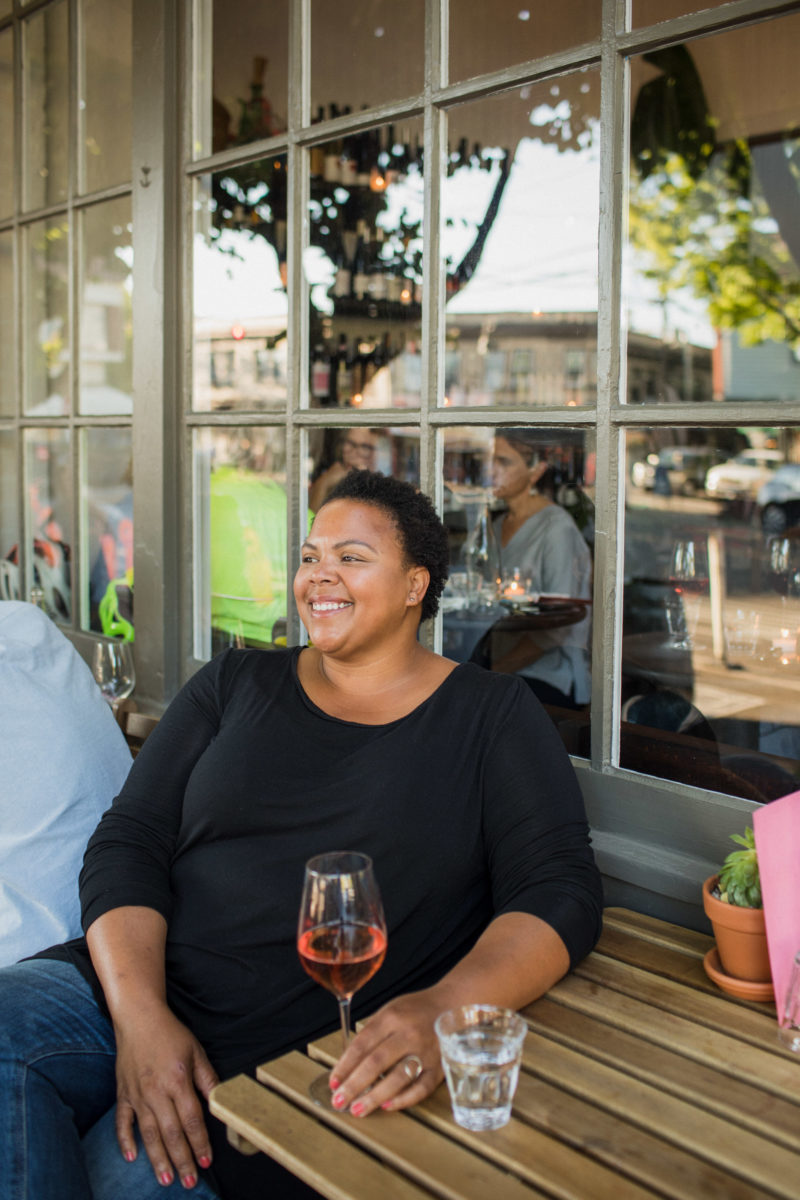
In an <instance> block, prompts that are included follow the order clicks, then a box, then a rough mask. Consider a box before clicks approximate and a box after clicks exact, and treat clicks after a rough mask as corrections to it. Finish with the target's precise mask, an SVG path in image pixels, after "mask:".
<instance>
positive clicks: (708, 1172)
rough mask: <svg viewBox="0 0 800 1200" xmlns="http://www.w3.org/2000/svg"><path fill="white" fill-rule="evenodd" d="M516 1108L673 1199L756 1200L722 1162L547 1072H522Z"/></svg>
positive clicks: (540, 1125) (532, 1122) (534, 1123)
mask: <svg viewBox="0 0 800 1200" xmlns="http://www.w3.org/2000/svg"><path fill="white" fill-rule="evenodd" d="M515 1111H516V1112H517V1113H518V1116H519V1119H520V1120H521V1121H525V1122H527V1123H528V1124H529V1125H530V1126H531V1127H533V1128H537V1129H542V1130H544V1131H545V1132H548V1131H554V1130H557V1131H558V1136H559V1138H560V1139H561V1141H563V1142H565V1143H566V1144H568V1145H570V1146H572V1147H574V1148H575V1149H580V1150H582V1151H584V1153H585V1154H586V1155H587V1156H588V1157H590V1158H593V1159H594V1160H595V1161H597V1162H599V1163H603V1164H605V1165H606V1166H608V1167H610V1168H612V1170H614V1171H617V1172H620V1173H621V1174H622V1175H623V1176H624V1177H629V1178H631V1179H633V1180H635V1181H638V1183H639V1186H641V1187H644V1188H647V1189H649V1190H651V1191H652V1192H653V1193H654V1194H657V1195H659V1196H663V1197H667V1198H668V1200H696V1198H698V1197H702V1198H703V1200H754V1194H753V1187H752V1184H745V1183H744V1182H742V1181H740V1180H735V1179H732V1178H731V1175H730V1173H729V1172H728V1171H727V1170H725V1169H724V1168H723V1167H721V1166H719V1165H717V1164H712V1163H709V1162H707V1161H704V1160H700V1159H699V1158H698V1157H697V1156H696V1155H694V1154H692V1153H691V1152H690V1151H689V1150H687V1149H685V1148H683V1147H679V1146H675V1145H673V1144H672V1143H670V1142H667V1141H664V1140H663V1139H662V1138H659V1137H658V1136H656V1134H654V1133H652V1132H651V1131H650V1130H649V1129H647V1128H645V1127H640V1126H637V1125H631V1124H630V1123H629V1122H628V1121H626V1120H625V1119H624V1118H623V1117H620V1116H618V1115H617V1114H616V1113H613V1112H608V1111H607V1110H606V1109H604V1108H602V1107H601V1106H600V1105H598V1104H595V1103H592V1101H591V1100H586V1099H582V1098H581V1097H580V1096H576V1095H574V1094H572V1093H570V1092H568V1091H566V1090H565V1089H563V1088H561V1087H559V1086H558V1084H557V1083H550V1082H549V1081H547V1080H545V1079H544V1078H534V1077H533V1076H531V1075H528V1074H527V1073H526V1072H523V1074H522V1075H521V1076H520V1086H519V1091H518V1093H517V1098H516V1101H515ZM583 1200H587V1198H586V1197H584V1198H583Z"/></svg>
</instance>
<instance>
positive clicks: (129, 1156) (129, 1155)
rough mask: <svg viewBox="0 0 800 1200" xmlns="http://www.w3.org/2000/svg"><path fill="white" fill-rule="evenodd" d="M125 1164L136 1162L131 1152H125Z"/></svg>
mask: <svg viewBox="0 0 800 1200" xmlns="http://www.w3.org/2000/svg"><path fill="white" fill-rule="evenodd" d="M125 1162H136V1155H135V1154H134V1152H133V1150H126V1151H125Z"/></svg>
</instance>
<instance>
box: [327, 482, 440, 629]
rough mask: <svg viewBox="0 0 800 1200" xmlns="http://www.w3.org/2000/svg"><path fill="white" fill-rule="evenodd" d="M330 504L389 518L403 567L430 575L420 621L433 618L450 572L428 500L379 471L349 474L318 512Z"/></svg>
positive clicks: (438, 519) (437, 519) (422, 493)
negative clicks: (360, 507) (346, 503)
mask: <svg viewBox="0 0 800 1200" xmlns="http://www.w3.org/2000/svg"><path fill="white" fill-rule="evenodd" d="M332 500H354V501H356V502H357V503H359V504H373V505H374V506H375V507H376V508H380V509H382V510H383V511H384V512H385V513H386V514H387V516H389V517H391V519H392V520H393V521H394V523H395V525H396V526H397V529H398V532H399V534H400V543H401V545H402V547H403V556H404V558H405V560H406V563H407V564H408V565H409V566H414V567H425V568H426V570H427V571H428V574H429V575H430V583H429V584H428V590H427V591H426V592H425V595H424V596H423V599H422V620H423V621H426V620H427V619H428V618H429V617H435V616H436V613H437V612H438V611H439V597H440V596H441V594H442V589H443V588H444V585H445V582H446V581H447V576H448V574H449V571H450V547H449V545H448V541H447V530H446V529H445V527H444V525H443V523H442V521H441V519H440V518H439V516H438V515H437V512H436V509H435V508H434V507H433V504H432V503H431V501H430V499H429V498H428V496H426V495H425V493H424V492H420V491H418V490H417V488H415V487H414V486H413V484H411V483H406V482H405V481H404V480H402V479H394V478H393V477H392V476H391V475H382V474H381V473H380V471H359V470H352V471H348V473H347V475H345V477H344V479H342V480H341V481H340V482H339V483H337V484H336V486H335V487H334V488H333V489H332V490H331V491H330V492H329V494H328V495H327V496H326V497H325V500H324V502H323V503H322V504H321V505H320V509H322V508H324V507H325V505H326V504H330V502H331V501H332Z"/></svg>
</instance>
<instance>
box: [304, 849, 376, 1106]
mask: <svg viewBox="0 0 800 1200" xmlns="http://www.w3.org/2000/svg"><path fill="white" fill-rule="evenodd" d="M297 952H298V954H299V955H300V962H301V963H302V965H303V968H304V969H305V970H306V971H307V972H308V974H309V975H310V976H311V978H312V979H313V980H315V982H317V983H321V984H322V986H323V987H325V988H327V989H328V991H330V992H333V994H334V995H335V997H336V999H337V1000H338V1001H339V1016H340V1019H341V1026H342V1051H344V1050H345V1049H346V1047H347V1043H348V1040H349V1038H350V1001H351V1000H352V998H353V995H354V994H355V992H357V991H358V989H359V988H360V987H363V986H364V984H365V983H366V982H367V981H368V980H369V979H371V978H372V976H373V975H374V974H375V972H376V971H377V970H378V968H379V967H380V965H381V963H382V962H383V959H384V956H385V954H386V922H385V920H384V916H383V905H382V903H381V896H380V892H379V890H378V885H377V883H376V882H375V876H374V874H373V871H372V859H371V858H369V856H368V855H366V854H358V853H356V852H355V851H350V850H341V851H335V852H332V853H329V854H319V855H317V856H316V857H315V858H311V859H309V860H308V862H307V863H306V869H305V879H304V883H303V898H302V900H301V902H300V916H299V919H298V923H297ZM309 1091H310V1093H311V1095H312V1097H313V1098H314V1099H315V1100H316V1101H317V1102H318V1103H323V1104H325V1105H329V1104H330V1095H331V1094H330V1087H329V1084H328V1076H327V1075H323V1076H321V1077H320V1078H319V1079H315V1080H314V1082H313V1083H312V1084H311V1087H310V1089H309Z"/></svg>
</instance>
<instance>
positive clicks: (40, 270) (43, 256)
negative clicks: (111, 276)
mask: <svg viewBox="0 0 800 1200" xmlns="http://www.w3.org/2000/svg"><path fill="white" fill-rule="evenodd" d="M23 245H24V248H25V259H24V271H25V276H24V289H25V326H24V329H23V339H24V342H23V345H24V354H25V359H24V362H25V411H26V413H30V414H31V415H33V416H60V415H61V414H62V413H66V412H68V411H69V403H70V331H69V309H68V291H69V287H68V280H69V224H68V221H67V218H66V217H62V218H58V219H56V220H52V221H36V222H34V223H33V224H32V225H29V226H27V227H26V229H25V231H24V242H23Z"/></svg>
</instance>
